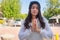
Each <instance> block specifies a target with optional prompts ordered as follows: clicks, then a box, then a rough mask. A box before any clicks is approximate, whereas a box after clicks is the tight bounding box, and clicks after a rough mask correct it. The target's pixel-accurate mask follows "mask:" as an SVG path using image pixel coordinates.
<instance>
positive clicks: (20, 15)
mask: <svg viewBox="0 0 60 40" xmlns="http://www.w3.org/2000/svg"><path fill="white" fill-rule="evenodd" d="M31 1H38V2H39V3H40V5H41V13H42V15H43V16H44V17H45V18H47V20H48V22H49V25H50V26H51V29H52V31H53V34H54V37H53V39H52V40H60V0H0V40H19V38H18V32H19V30H20V26H21V21H22V20H24V19H25V18H26V17H27V15H28V8H29V4H30V2H31Z"/></svg>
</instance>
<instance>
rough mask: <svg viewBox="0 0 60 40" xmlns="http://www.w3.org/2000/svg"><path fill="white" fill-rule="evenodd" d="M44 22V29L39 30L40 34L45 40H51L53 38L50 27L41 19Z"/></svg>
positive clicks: (45, 20)
mask: <svg viewBox="0 0 60 40" xmlns="http://www.w3.org/2000/svg"><path fill="white" fill-rule="evenodd" d="M43 20H44V22H45V29H41V30H40V33H41V34H42V35H43V36H44V37H45V38H47V39H52V37H53V33H52V30H51V28H50V25H49V23H48V21H47V19H46V18H43Z"/></svg>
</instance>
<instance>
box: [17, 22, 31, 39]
mask: <svg viewBox="0 0 60 40" xmlns="http://www.w3.org/2000/svg"><path fill="white" fill-rule="evenodd" d="M30 34H31V30H30V29H25V27H24V24H23V22H22V25H21V29H20V31H19V34H18V36H19V39H20V40H23V39H25V38H27V37H28V36H29V35H30Z"/></svg>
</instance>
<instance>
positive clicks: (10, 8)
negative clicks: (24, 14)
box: [2, 0, 21, 19]
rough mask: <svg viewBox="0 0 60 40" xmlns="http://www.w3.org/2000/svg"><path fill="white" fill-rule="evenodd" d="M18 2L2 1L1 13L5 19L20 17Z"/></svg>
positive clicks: (15, 0) (18, 0) (11, 0)
mask: <svg viewBox="0 0 60 40" xmlns="http://www.w3.org/2000/svg"><path fill="white" fill-rule="evenodd" d="M20 9H21V5H20V0H2V12H3V16H4V17H6V18H11V17H14V19H16V18H19V16H18V15H20Z"/></svg>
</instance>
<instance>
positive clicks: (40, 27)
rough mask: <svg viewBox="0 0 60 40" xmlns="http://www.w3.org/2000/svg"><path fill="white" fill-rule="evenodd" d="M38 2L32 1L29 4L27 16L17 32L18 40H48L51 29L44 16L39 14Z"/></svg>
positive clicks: (50, 35)
mask: <svg viewBox="0 0 60 40" xmlns="http://www.w3.org/2000/svg"><path fill="white" fill-rule="evenodd" d="M40 9H41V7H40V4H39V2H37V1H32V2H31V3H30V5H29V12H28V16H27V18H26V19H25V21H23V22H22V25H21V30H20V32H19V35H18V36H19V39H20V40H44V39H45V38H46V39H47V40H50V39H51V38H52V31H51V29H50V26H49V24H48V21H47V20H46V18H44V17H43V16H42V15H41V10H40Z"/></svg>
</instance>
